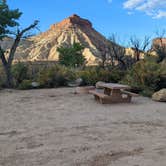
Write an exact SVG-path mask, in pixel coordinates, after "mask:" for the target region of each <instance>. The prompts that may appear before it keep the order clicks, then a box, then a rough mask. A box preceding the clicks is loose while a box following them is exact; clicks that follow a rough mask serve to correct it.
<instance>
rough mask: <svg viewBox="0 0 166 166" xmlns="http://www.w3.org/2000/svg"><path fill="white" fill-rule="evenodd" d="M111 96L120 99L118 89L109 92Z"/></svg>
mask: <svg viewBox="0 0 166 166" xmlns="http://www.w3.org/2000/svg"><path fill="white" fill-rule="evenodd" d="M111 96H113V97H116V98H122V95H121V91H120V89H113V90H112V91H111Z"/></svg>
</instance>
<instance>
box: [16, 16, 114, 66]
mask: <svg viewBox="0 0 166 166" xmlns="http://www.w3.org/2000/svg"><path fill="white" fill-rule="evenodd" d="M74 42H79V43H81V44H82V45H83V46H84V47H85V49H84V52H83V55H84V56H85V58H86V59H87V62H88V64H89V65H91V64H95V63H96V61H97V60H98V59H99V58H100V57H101V55H102V53H103V52H104V51H105V49H106V48H107V47H109V45H110V44H113V43H110V42H109V41H108V40H106V38H105V37H104V36H102V35H101V34H100V33H98V32H97V31H96V30H95V29H94V28H93V27H92V24H91V22H89V21H88V20H86V19H83V18H80V17H79V16H77V15H72V16H71V17H69V18H67V19H65V20H63V21H62V22H60V23H57V24H54V25H51V27H50V29H49V30H48V31H46V32H43V33H41V34H39V35H37V36H33V37H30V38H27V39H26V40H23V41H21V43H20V46H19V47H18V49H17V52H16V56H15V57H16V60H19V61H47V60H48V61H56V60H58V57H59V54H58V52H57V48H58V47H60V46H70V45H72V44H73V43H74Z"/></svg>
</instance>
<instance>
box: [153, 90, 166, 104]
mask: <svg viewBox="0 0 166 166" xmlns="http://www.w3.org/2000/svg"><path fill="white" fill-rule="evenodd" d="M152 99H153V100H155V101H161V102H166V88H165V89H161V90H160V91H158V92H156V93H154V94H153V95H152Z"/></svg>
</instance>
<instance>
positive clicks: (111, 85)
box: [100, 83, 131, 89]
mask: <svg viewBox="0 0 166 166" xmlns="http://www.w3.org/2000/svg"><path fill="white" fill-rule="evenodd" d="M100 87H102V88H108V89H130V88H131V87H130V86H128V85H123V84H116V83H102V84H101V85H100Z"/></svg>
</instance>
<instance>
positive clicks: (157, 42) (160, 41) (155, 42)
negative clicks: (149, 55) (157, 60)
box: [152, 38, 166, 48]
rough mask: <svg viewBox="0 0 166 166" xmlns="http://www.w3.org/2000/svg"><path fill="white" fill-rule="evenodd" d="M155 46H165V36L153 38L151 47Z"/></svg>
mask: <svg viewBox="0 0 166 166" xmlns="http://www.w3.org/2000/svg"><path fill="white" fill-rule="evenodd" d="M155 46H160V47H166V38H156V39H154V40H153V44H152V47H153V48H154V47H155Z"/></svg>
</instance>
